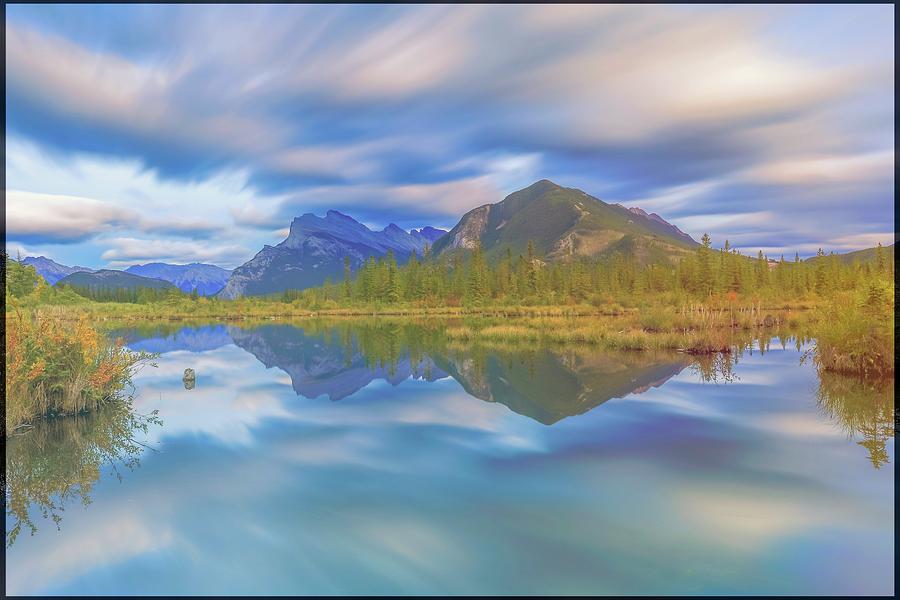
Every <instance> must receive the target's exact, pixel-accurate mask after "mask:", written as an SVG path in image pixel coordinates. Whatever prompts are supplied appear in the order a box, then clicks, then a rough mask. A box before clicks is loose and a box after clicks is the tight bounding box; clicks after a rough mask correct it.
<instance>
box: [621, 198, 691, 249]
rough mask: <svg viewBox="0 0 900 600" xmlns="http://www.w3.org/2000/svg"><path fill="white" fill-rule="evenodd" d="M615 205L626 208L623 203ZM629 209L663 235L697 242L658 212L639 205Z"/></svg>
mask: <svg viewBox="0 0 900 600" xmlns="http://www.w3.org/2000/svg"><path fill="white" fill-rule="evenodd" d="M613 206H617V207H619V208H625V207H624V206H622V205H621V204H613ZM627 210H628V212H630V213H632V214H635V215H637V216H639V217H643V218H644V219H647V221H649V225H650V227H652V228H653V229H654V230H656V231H658V232H659V233H661V234H663V235H669V236H672V237H676V238H681V239H683V240H684V241H686V242H688V243H696V242H694V238H692V237H691V236H689V235H688V234H686V233H685V232H683V231H682V230H680V229H678V228H677V227H675V226H674V225H672V224H671V223H669V222H668V221H666V220H665V219H663V218H662V217H661V216H659V215H658V214H656V213H650V214H647V211H645V210H643V209H641V208H638V207H637V206H632V207H630V208H628V209H627Z"/></svg>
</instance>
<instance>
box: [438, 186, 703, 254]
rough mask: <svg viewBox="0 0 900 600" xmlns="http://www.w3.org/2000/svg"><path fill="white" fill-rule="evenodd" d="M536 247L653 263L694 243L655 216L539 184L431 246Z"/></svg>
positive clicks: (485, 209) (474, 213)
mask: <svg viewBox="0 0 900 600" xmlns="http://www.w3.org/2000/svg"><path fill="white" fill-rule="evenodd" d="M529 241H531V242H533V244H534V248H535V252H536V254H537V255H538V256H540V257H543V258H545V259H547V260H566V259H568V258H571V257H573V256H589V257H597V256H602V255H606V254H610V255H611V254H612V253H614V252H622V253H627V254H631V255H634V256H636V257H637V258H639V259H641V260H642V261H655V260H659V259H666V258H671V257H673V256H680V255H684V254H685V253H686V252H688V251H691V250H693V249H694V248H695V247H696V246H697V243H696V242H695V241H694V240H693V239H691V237H690V236H688V235H687V234H685V233H683V232H681V231H680V230H678V228H676V227H674V226H672V225H670V224H669V223H666V222H665V221H663V220H662V219H661V218H659V217H658V216H657V215H653V216H652V217H651V216H648V215H647V214H646V213H644V212H643V211H637V212H635V211H634V210H629V209H627V208H625V207H623V206H620V205H617V204H607V203H606V202H603V201H602V200H599V199H597V198H594V197H593V196H590V195H588V194H586V193H585V192H583V191H581V190H578V189H574V188H564V187H562V186H559V185H557V184H555V183H553V182H552V181H549V180H546V179H543V180H541V181H538V182H537V183H534V184H532V185H530V186H528V187H527V188H525V189H523V190H519V191H518V192H514V193H512V194H510V195H509V196H507V197H506V198H505V199H504V200H503V201H502V202H498V203H497V204H486V205H484V206H480V207H478V208H475V209H473V210H471V211H469V212H468V213H466V214H465V215H463V217H462V219H460V221H459V223H458V224H457V225H456V227H454V228H453V229H451V230H450V233H448V234H447V235H445V236H444V237H442V238H440V239H439V240H437V241H436V242H435V244H434V248H433V250H434V252H435V254H439V253H442V252H453V251H465V250H471V249H472V248H475V247H476V245H478V244H480V246H481V248H482V250H483V251H484V252H485V255H486V256H487V257H488V258H489V259H490V258H495V257H498V256H500V255H501V254H502V253H505V252H506V250H507V248H508V249H510V250H511V251H512V252H513V254H521V253H524V252H525V251H526V247H527V245H528V242H529Z"/></svg>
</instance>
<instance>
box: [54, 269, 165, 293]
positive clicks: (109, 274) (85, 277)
mask: <svg viewBox="0 0 900 600" xmlns="http://www.w3.org/2000/svg"><path fill="white" fill-rule="evenodd" d="M56 285H71V286H75V287H92V288H99V289H118V288H123V289H128V290H130V289H134V288H154V289H168V288H174V287H175V286H174V285H172V284H171V283H169V282H168V281H163V280H162V279H154V278H151V277H141V276H140V275H134V274H132V273H126V272H124V271H114V270H112V269H101V270H99V271H93V272H91V273H86V272H78V273H72V274H71V275H66V276H65V277H63V278H62V279H60V280H59V281H57V282H56Z"/></svg>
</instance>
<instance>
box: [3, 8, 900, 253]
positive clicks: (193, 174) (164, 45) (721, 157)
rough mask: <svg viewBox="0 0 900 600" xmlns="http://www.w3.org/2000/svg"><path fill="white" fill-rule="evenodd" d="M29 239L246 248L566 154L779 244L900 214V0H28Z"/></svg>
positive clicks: (866, 230)
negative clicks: (305, 223) (83, 0)
mask: <svg viewBox="0 0 900 600" xmlns="http://www.w3.org/2000/svg"><path fill="white" fill-rule="evenodd" d="M5 27H6V160H5V166H6V247H7V250H8V251H9V252H10V253H11V254H13V255H15V254H16V253H18V252H21V253H22V255H23V256H26V255H44V256H47V257H49V258H52V259H54V260H57V261H58V262H61V263H63V264H67V265H76V264H77V265H83V266H87V267H93V268H98V267H112V268H120V267H124V266H128V265H131V264H137V263H146V262H152V261H163V262H174V263H187V262H194V261H198V262H208V263H213V264H218V265H221V266H224V267H235V266H238V265H240V264H242V263H243V262H245V261H246V260H249V259H250V258H251V257H252V256H253V255H254V254H255V253H256V252H257V251H258V250H259V249H261V248H262V246H263V245H264V244H270V245H273V244H276V243H278V242H279V241H281V240H282V239H284V237H285V236H286V234H287V229H288V227H289V225H290V222H291V219H292V218H293V217H296V216H299V215H302V214H304V213H307V212H312V213H315V214H319V215H324V214H325V212H326V211H327V210H328V209H336V210H339V211H341V212H344V213H346V214H349V215H351V216H353V217H355V218H357V219H358V220H360V221H362V222H364V223H366V224H367V225H369V226H371V227H377V228H379V229H380V228H383V227H385V226H386V225H388V224H389V223H396V224H397V225H399V226H400V227H403V228H405V229H409V228H412V227H421V226H424V225H432V226H435V227H444V228H448V229H449V228H450V227H452V226H453V225H455V224H456V222H457V221H458V220H459V217H460V216H461V215H462V214H463V213H465V212H466V211H468V210H470V209H472V208H475V207H477V206H480V205H483V204H486V203H493V202H499V201H500V200H502V199H503V197H504V196H506V195H507V194H509V193H511V192H513V191H515V190H517V189H520V188H522V187H525V186H527V185H529V184H531V183H533V182H534V181H537V180H539V179H543V178H547V179H551V180H553V181H554V182H556V183H558V184H560V185H563V186H566V187H575V188H579V189H582V190H584V191H585V192H587V193H589V194H591V195H593V196H596V197H598V198H600V199H602V200H603V201H605V202H610V203H612V202H619V203H622V204H624V205H626V206H639V207H641V208H643V209H645V210H647V211H648V212H649V211H653V212H657V213H659V214H660V215H662V216H663V217H664V218H666V219H667V220H669V221H670V222H672V223H674V224H675V225H677V226H678V227H680V228H681V229H682V230H684V231H686V232H687V233H689V234H691V235H692V236H693V237H694V238H695V239H699V238H700V236H701V235H702V234H703V233H706V232H708V233H709V234H710V235H711V236H712V238H713V245H714V246H716V247H719V246H721V244H722V243H724V240H725V239H728V240H729V241H730V243H731V245H732V246H735V247H737V248H738V249H740V250H741V251H743V252H744V253H751V254H756V252H757V251H758V250H762V251H763V252H765V253H766V254H768V255H770V256H774V257H777V256H778V255H779V254H781V253H784V254H786V255H788V256H793V253H794V252H799V253H800V254H801V256H807V255H812V254H815V252H816V250H817V249H818V248H819V247H823V248H825V249H826V251H831V250H833V251H835V252H845V251H850V250H855V249H860V248H864V247H871V246H874V245H875V244H876V243H878V242H881V243H884V244H889V243H892V242H893V240H894V225H893V223H894V92H893V89H894V58H893V57H894V8H893V6H891V5H870V6H862V5H822V6H814V5H802V6H778V5H773V6H766V5H752V6H749V5H748V6H743V5H738V6H724V5H703V6H667V5H656V6H645V5H632V6H616V5H570V6H564V5H546V6H544V5H524V6H511V5H493V6H476V5H457V6H443V5H420V6H411V5H387V6H377V5H355V6H346V5H345V6H315V5H269V6H266V5H224V6H214V5H194V6H185V5H140V6H139V5H84V6H78V5H59V6H52V5H7V7H6V26H5Z"/></svg>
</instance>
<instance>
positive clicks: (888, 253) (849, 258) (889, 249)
mask: <svg viewBox="0 0 900 600" xmlns="http://www.w3.org/2000/svg"><path fill="white" fill-rule="evenodd" d="M881 250H882V252H884V259H885V260H886V261H888V263H890V262H891V261H893V260H894V244H891V245H890V246H883V247H882V249H881ZM877 255H878V248H877V247H876V248H866V249H864V250H856V251H855V252H847V253H845V254H837V255H836V256H837V257H838V258H839V259H840V260H841V262H843V263H845V264H848V265H852V264H853V263H854V262H856V261H859V263H860V264H865V263H874V262H875V258H876V256H877ZM818 258H819V257H818V256H813V257H810V258H807V259H806V262H815V261H816V260H817V259H818Z"/></svg>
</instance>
